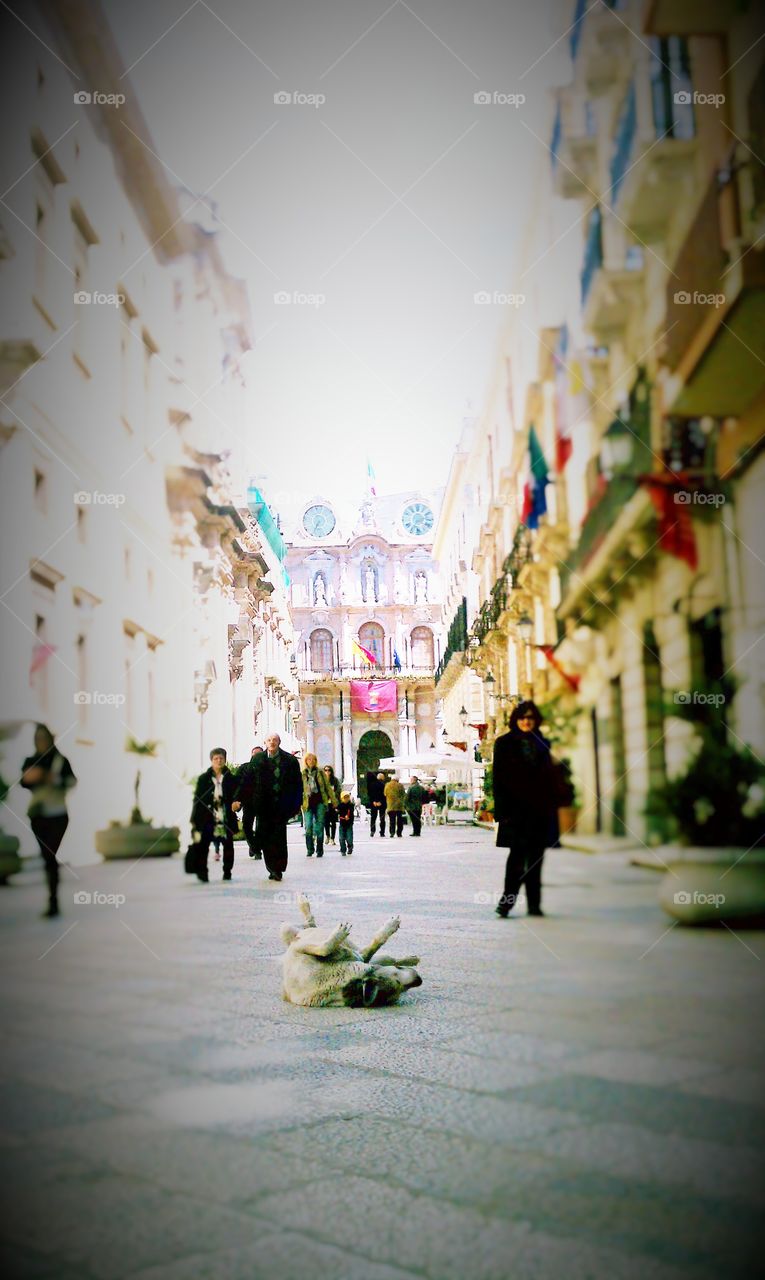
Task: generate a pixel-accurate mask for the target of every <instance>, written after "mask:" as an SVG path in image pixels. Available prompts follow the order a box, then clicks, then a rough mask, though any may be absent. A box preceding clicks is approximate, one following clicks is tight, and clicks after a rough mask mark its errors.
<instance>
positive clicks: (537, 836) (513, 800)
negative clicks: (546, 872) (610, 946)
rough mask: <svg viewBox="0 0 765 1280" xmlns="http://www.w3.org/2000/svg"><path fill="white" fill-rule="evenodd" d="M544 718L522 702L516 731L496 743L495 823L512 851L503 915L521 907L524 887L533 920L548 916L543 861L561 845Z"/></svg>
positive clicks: (502, 844) (502, 843)
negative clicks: (544, 907)
mask: <svg viewBox="0 0 765 1280" xmlns="http://www.w3.org/2000/svg"><path fill="white" fill-rule="evenodd" d="M541 723H542V716H541V713H540V711H539V708H538V707H537V706H536V704H535V703H533V702H521V703H519V704H518V706H517V707H515V708H514V709H513V712H512V715H511V716H510V729H509V732H508V733H503V734H502V735H501V736H500V737H499V738H497V739H496V741H495V743H494V772H493V786H494V818H495V821H496V822H497V823H498V824H499V825H498V829H497V845H498V847H499V848H503V849H509V851H510V852H509V854H508V858H507V865H506V867H505V887H504V892H503V894H502V896H501V898H500V900H499V903H498V905H497V915H499V916H503V917H504V916H507V915H508V913H509V912H510V911H511V910H512V908H513V907H514V906H515V903H516V901H517V898H518V894H519V892H520V888H521V884H523V885H525V888H526V906H527V909H528V914H529V915H530V916H541V915H544V912H543V911H542V859H543V858H544V853H545V849H547V848H549V847H550V846H551V845H554V844H556V843H557V806H558V801H557V781H556V775H555V768H554V765H553V762H552V757H551V754H550V745H549V743H548V742H547V740H546V738H543V737H542V735H541V733H540V732H539V726H540V724H541Z"/></svg>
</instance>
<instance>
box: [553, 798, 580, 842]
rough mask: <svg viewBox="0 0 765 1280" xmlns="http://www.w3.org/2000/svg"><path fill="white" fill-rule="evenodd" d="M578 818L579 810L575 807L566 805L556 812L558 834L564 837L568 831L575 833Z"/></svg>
mask: <svg viewBox="0 0 765 1280" xmlns="http://www.w3.org/2000/svg"><path fill="white" fill-rule="evenodd" d="M578 817H579V809H578V808H577V806H576V805H573V804H571V805H566V806H565V807H564V808H562V809H559V810H558V830H559V831H560V834H561V835H562V836H563V835H566V834H567V833H568V832H569V831H576V822H577V818H578Z"/></svg>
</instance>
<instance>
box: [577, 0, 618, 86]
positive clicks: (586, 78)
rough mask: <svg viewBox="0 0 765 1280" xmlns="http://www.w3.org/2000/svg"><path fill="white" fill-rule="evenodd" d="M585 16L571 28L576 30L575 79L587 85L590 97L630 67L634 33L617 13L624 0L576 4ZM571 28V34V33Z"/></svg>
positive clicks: (610, 83)
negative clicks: (595, 3) (631, 44)
mask: <svg viewBox="0 0 765 1280" xmlns="http://www.w3.org/2000/svg"><path fill="white" fill-rule="evenodd" d="M580 7H581V8H582V9H583V10H584V11H585V16H584V17H583V18H582V20H581V21H580V22H579V23H578V25H577V26H576V27H575V28H574V31H576V32H577V33H578V35H577V40H576V47H575V49H574V52H573V57H574V58H575V60H576V67H575V70H576V74H577V79H579V78H581V81H582V82H583V83H584V84H585V85H586V87H587V91H588V93H589V94H591V96H592V97H594V98H597V97H600V96H601V94H604V93H607V92H608V90H609V89H610V88H611V86H612V85H613V84H614V83H615V82H616V81H618V80H620V79H621V78H622V76H623V75H624V73H625V71H626V70H627V69H628V67H629V58H628V56H627V55H628V52H629V47H630V41H631V40H632V38H633V36H632V33H631V31H630V29H629V27H628V25H627V23H626V20H625V18H623V17H621V16H617V14H618V12H619V10H623V9H626V7H627V4H626V0H604V2H602V3H599V4H597V5H595V6H593V5H590V6H589V10H588V5H587V4H584V5H581V6H580V5H577V12H578V11H579V8H580ZM573 33H574V32H573V31H572V35H573Z"/></svg>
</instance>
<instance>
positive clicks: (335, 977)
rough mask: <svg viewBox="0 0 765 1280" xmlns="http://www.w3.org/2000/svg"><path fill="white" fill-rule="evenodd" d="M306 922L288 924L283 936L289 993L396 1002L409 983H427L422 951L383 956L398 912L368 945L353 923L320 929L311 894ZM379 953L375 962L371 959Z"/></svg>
mask: <svg viewBox="0 0 765 1280" xmlns="http://www.w3.org/2000/svg"><path fill="white" fill-rule="evenodd" d="M299 906H300V910H301V911H302V913H303V916H304V918H305V927H303V928H299V929H296V928H295V927H294V926H292V925H288V924H283V925H282V928H281V937H282V942H283V943H284V944H285V946H286V947H287V953H286V955H285V957H284V960H283V962H282V964H283V971H284V991H283V995H284V999H285V1000H289V1001H290V1003H291V1004H302V1005H324V1006H326V1005H363V1006H365V1007H366V1008H370V1007H371V1006H373V1005H377V1006H379V1005H384V1004H395V1003H396V1001H397V1000H398V998H399V996H401V995H402V994H403V993H404V992H405V991H408V990H409V988H410V987H419V986H421V985H422V978H421V977H420V975H419V973H418V972H417V970H416V968H415V965H418V964H419V962H420V961H419V956H405V957H404V958H403V959H402V960H394V959H393V957H392V956H378V955H377V954H376V953H377V952H378V951H379V949H380V947H381V946H382V945H383V943H385V942H387V941H388V938H390V937H392V935H393V934H394V933H395V932H396V930H397V929H398V927H399V925H400V923H401V921H400V920H399V918H398V916H395V917H394V918H393V919H392V920H389V921H388V923H387V924H386V925H384V926H383V928H382V929H381V930H380V932H379V933H376V934H375V936H374V938H373V939H372V941H371V942H370V943H369V945H368V946H366V947H357V946H356V945H355V944H354V943H353V942H351V941H350V939H349V937H348V935H349V933H350V930H351V926H350V925H349V924H338V925H336V926H335V928H334V929H318V928H317V927H316V921H315V920H314V918H313V914H312V912H311V904H310V903H309V901H308V899H307V898H305V897H302V896H301V898H300V899H299ZM372 956H375V957H376V958H375V961H374V964H370V961H371V959H372Z"/></svg>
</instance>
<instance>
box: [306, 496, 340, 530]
mask: <svg viewBox="0 0 765 1280" xmlns="http://www.w3.org/2000/svg"><path fill="white" fill-rule="evenodd" d="M334 527H335V517H334V514H333V513H332V511H331V510H330V508H329V507H324V506H321V505H319V504H317V505H316V506H315V507H309V508H308V510H307V511H306V513H305V515H304V516H303V528H304V529H305V531H306V533H310V534H311V537H313V538H326V537H327V536H328V535H329V534H330V533H331V532H332V530H333V529H334Z"/></svg>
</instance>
